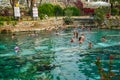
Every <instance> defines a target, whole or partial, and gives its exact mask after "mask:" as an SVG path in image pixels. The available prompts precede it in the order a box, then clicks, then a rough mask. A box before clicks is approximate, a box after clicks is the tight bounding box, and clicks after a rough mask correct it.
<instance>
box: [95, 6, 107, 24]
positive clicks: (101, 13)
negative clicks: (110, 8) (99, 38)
mask: <svg viewBox="0 0 120 80" xmlns="http://www.w3.org/2000/svg"><path fill="white" fill-rule="evenodd" d="M94 14H95V15H94V19H95V21H96V22H97V23H98V25H99V26H101V24H102V23H103V22H104V18H105V14H106V10H105V8H104V7H99V8H97V9H95V11H94Z"/></svg>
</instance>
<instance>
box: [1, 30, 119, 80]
mask: <svg viewBox="0 0 120 80" xmlns="http://www.w3.org/2000/svg"><path fill="white" fill-rule="evenodd" d="M77 30H78V31H79V36H80V35H81V33H84V34H85V41H84V42H83V43H82V44H79V43H78V39H74V42H73V43H71V42H70V38H71V37H72V36H73V33H72V32H73V29H70V28H68V29H65V30H59V34H58V35H56V34H55V31H52V32H46V31H41V32H37V34H33V32H19V33H15V34H16V35H15V37H14V38H11V36H12V35H11V34H0V80H100V75H99V73H98V68H97V66H96V64H95V61H96V57H100V59H101V62H102V67H103V69H104V70H105V71H107V70H108V62H109V56H110V55H112V56H113V60H112V66H113V67H112V71H113V72H115V73H116V74H120V73H119V69H120V30H104V29H103V30H100V29H93V30H92V31H81V30H80V29H79V28H78V29H77ZM102 36H105V37H106V41H105V42H102V41H101V40H100V38H101V37H102ZM89 41H91V42H92V48H91V49H89V48H88V42H89ZM16 45H17V46H18V47H19V52H18V53H16V52H15V50H14V47H15V46H16ZM112 80H119V79H118V78H117V77H114V78H113V79H112Z"/></svg>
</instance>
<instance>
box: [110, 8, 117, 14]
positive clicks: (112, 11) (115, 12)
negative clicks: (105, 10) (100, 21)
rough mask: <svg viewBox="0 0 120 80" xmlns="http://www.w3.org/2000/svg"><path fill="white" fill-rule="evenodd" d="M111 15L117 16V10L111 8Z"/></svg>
mask: <svg viewBox="0 0 120 80" xmlns="http://www.w3.org/2000/svg"><path fill="white" fill-rule="evenodd" d="M111 14H112V15H118V14H119V9H118V8H112V9H111Z"/></svg>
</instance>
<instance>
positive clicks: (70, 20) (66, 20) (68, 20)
mask: <svg viewBox="0 0 120 80" xmlns="http://www.w3.org/2000/svg"><path fill="white" fill-rule="evenodd" d="M63 20H64V23H65V24H67V25H69V24H72V23H73V20H72V19H71V18H70V17H67V16H66V17H65V18H63Z"/></svg>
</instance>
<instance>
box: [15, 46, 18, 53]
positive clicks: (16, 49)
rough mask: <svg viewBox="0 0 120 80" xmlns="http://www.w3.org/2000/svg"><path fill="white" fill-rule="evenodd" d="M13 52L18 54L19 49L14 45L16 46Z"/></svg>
mask: <svg viewBox="0 0 120 80" xmlns="http://www.w3.org/2000/svg"><path fill="white" fill-rule="evenodd" d="M14 50H15V52H16V53H18V51H19V47H18V46H17V45H16V46H15V47H14Z"/></svg>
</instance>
